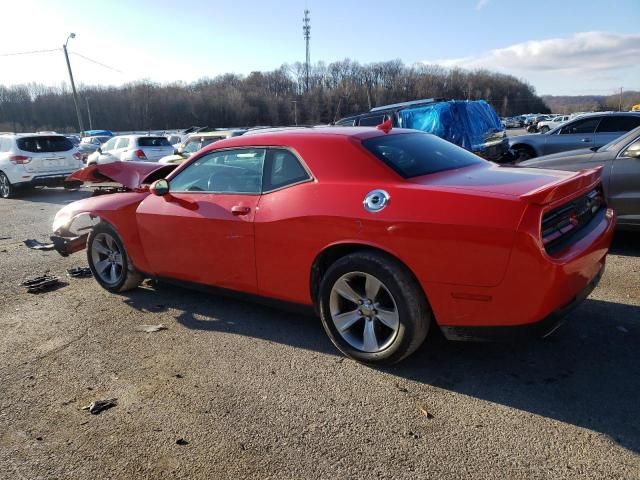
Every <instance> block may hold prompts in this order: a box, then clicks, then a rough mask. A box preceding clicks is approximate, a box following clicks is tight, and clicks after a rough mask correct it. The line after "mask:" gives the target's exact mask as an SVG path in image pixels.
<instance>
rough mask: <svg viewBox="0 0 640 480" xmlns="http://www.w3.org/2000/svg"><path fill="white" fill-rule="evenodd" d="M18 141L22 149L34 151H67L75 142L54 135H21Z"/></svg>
mask: <svg viewBox="0 0 640 480" xmlns="http://www.w3.org/2000/svg"><path fill="white" fill-rule="evenodd" d="M16 143H17V144H18V148H19V149H20V150H23V151H25V152H33V153H48V152H67V151H69V150H71V149H72V148H73V143H71V141H70V140H69V139H67V138H65V137H62V136H53V135H51V136H46V135H42V136H37V137H20V138H19V139H18V140H17V142H16Z"/></svg>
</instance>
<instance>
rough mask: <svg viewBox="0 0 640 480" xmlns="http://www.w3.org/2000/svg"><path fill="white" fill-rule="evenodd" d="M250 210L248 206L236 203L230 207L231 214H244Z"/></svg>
mask: <svg viewBox="0 0 640 480" xmlns="http://www.w3.org/2000/svg"><path fill="white" fill-rule="evenodd" d="M250 211H251V208H249V207H244V206H242V205H236V206H234V207H231V214H232V215H236V216H239V215H246V214H248V213H249V212H250Z"/></svg>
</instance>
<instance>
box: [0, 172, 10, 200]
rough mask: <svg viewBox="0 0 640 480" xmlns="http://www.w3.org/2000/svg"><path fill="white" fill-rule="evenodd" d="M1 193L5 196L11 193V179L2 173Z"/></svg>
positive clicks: (0, 178) (0, 176)
mask: <svg viewBox="0 0 640 480" xmlns="http://www.w3.org/2000/svg"><path fill="white" fill-rule="evenodd" d="M0 194H2V196H3V197H6V196H7V195H9V179H8V178H7V177H6V176H5V175H4V174H2V175H0Z"/></svg>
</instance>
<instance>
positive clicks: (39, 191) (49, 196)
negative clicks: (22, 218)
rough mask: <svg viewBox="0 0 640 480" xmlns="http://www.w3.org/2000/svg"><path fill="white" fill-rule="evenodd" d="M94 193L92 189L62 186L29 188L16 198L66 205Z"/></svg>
mask: <svg viewBox="0 0 640 480" xmlns="http://www.w3.org/2000/svg"><path fill="white" fill-rule="evenodd" d="M92 194H93V192H92V191H91V190H88V189H79V190H65V189H64V188H62V187H57V188H29V189H23V190H21V191H20V192H19V194H18V196H17V197H16V200H22V201H25V202H34V203H49V204H53V205H66V204H68V203H71V202H75V201H77V200H82V199H83V198H87V197H90V196H91V195H92Z"/></svg>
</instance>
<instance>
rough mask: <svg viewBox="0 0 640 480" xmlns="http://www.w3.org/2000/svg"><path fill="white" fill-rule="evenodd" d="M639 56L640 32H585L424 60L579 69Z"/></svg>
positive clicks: (521, 69)
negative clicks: (471, 55) (454, 56)
mask: <svg viewBox="0 0 640 480" xmlns="http://www.w3.org/2000/svg"><path fill="white" fill-rule="evenodd" d="M481 1H482V0H481ZM638 58H640V34H616V33H607V32H582V33H576V34H574V35H573V36H571V37H568V38H553V39H548V40H531V41H528V42H524V43H517V44H515V45H511V46H508V47H505V48H498V49H495V50H491V51H489V52H487V53H484V54H482V55H480V56H478V57H463V58H449V59H441V60H435V61H431V62H425V63H437V64H440V65H443V66H447V67H463V68H469V69H476V68H487V69H491V70H499V71H506V72H515V73H526V72H568V73H576V72H594V71H601V70H611V69H627V68H637V62H638Z"/></svg>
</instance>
